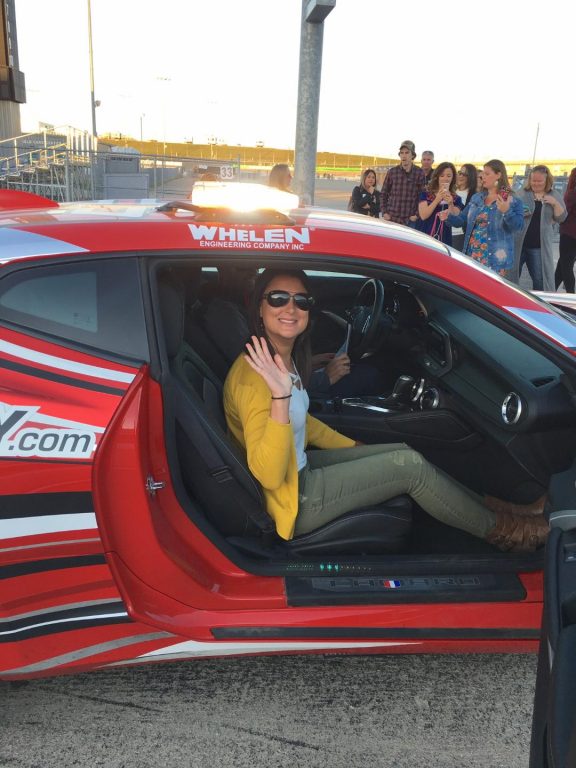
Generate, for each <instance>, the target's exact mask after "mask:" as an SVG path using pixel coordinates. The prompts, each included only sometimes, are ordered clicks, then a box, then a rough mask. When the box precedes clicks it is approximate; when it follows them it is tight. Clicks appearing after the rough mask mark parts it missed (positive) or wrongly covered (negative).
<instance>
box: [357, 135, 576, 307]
mask: <svg viewBox="0 0 576 768" xmlns="http://www.w3.org/2000/svg"><path fill="white" fill-rule="evenodd" d="M398 155H399V157H400V164H399V165H397V166H395V167H393V168H391V169H390V170H389V171H388V172H387V174H386V177H385V179H384V183H383V184H382V189H381V190H378V189H377V177H376V173H375V171H374V170H373V169H371V168H369V169H367V170H365V171H364V172H363V173H362V177H361V179H360V184H358V185H357V186H356V187H354V189H353V190H352V195H351V197H350V201H349V204H348V208H349V210H352V211H355V212H356V213H361V214H364V215H367V216H374V217H376V218H378V217H380V216H381V217H382V218H383V219H385V220H386V221H392V222H395V223H397V224H403V225H405V226H408V227H413V228H414V229H418V230H420V231H422V232H425V233H426V234H428V235H431V236H432V237H434V238H435V239H437V240H440V241H442V242H443V243H446V244H447V245H451V246H452V247H454V248H456V249H457V250H460V251H462V252H463V253H465V254H466V255H467V256H469V257H470V258H472V259H474V260H476V261H478V262H480V263H482V264H484V265H486V266H487V267H489V268H490V269H492V270H493V271H495V272H497V273H498V274H499V275H502V276H503V277H506V278H508V279H509V280H511V281H513V282H516V283H518V282H519V281H520V275H521V274H522V270H523V268H524V265H526V268H527V269H528V272H529V274H530V277H531V279H532V283H533V288H534V290H544V291H554V290H556V289H557V288H558V287H559V286H560V285H561V284H562V283H564V287H565V289H566V291H568V292H570V293H573V292H574V289H575V278H574V263H575V262H576V168H574V169H573V170H572V173H571V174H570V179H569V181H568V187H567V190H566V193H565V195H564V199H563V198H562V196H561V195H560V194H559V193H558V192H557V191H556V190H555V189H554V177H553V176H552V174H551V172H550V169H549V168H548V167H547V166H545V165H537V166H535V167H534V168H532V170H531V171H530V173H529V174H528V177H527V179H526V182H525V184H524V186H523V188H522V189H521V190H520V191H518V192H514V191H513V190H512V188H511V185H510V182H509V180H508V175H507V172H506V167H505V165H504V163H503V162H502V161H501V160H496V159H495V160H489V161H488V162H487V163H486V164H485V165H484V166H483V168H482V170H481V171H477V169H476V167H475V166H474V165H472V164H471V163H465V164H463V165H462V166H461V168H460V169H459V170H458V171H456V168H455V166H454V165H453V163H449V162H442V163H440V164H439V165H438V166H437V167H436V168H434V169H433V168H432V165H433V163H434V154H433V153H432V152H431V151H426V152H423V153H422V157H421V167H419V166H417V165H415V163H414V161H415V159H416V148H415V145H414V142H412V141H409V140H406V141H403V142H402V144H401V145H400V150H399V153H398ZM554 224H559V225H560V259H559V261H558V264H557V266H556V268H555V267H554V255H553V225H554Z"/></svg>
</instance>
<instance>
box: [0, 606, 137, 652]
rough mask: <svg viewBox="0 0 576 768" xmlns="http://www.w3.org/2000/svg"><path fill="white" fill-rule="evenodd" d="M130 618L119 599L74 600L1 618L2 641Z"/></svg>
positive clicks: (128, 619)
mask: <svg viewBox="0 0 576 768" xmlns="http://www.w3.org/2000/svg"><path fill="white" fill-rule="evenodd" d="M131 621H132V619H130V617H129V616H128V612H127V611H126V608H125V606H124V603H123V602H122V600H120V599H118V600H109V601H107V602H100V601H89V602H85V603H74V604H72V605H63V606H57V607H52V608H46V609H45V610H40V611H34V612H31V613H27V614H21V615H18V616H10V617H8V618H4V619H0V643H13V642H17V641H20V640H28V639H30V638H32V637H41V636H43V635H52V634H56V633H60V632H69V631H70V630H76V629H88V628H91V627H101V626H103V625H108V624H125V623H127V622H131Z"/></svg>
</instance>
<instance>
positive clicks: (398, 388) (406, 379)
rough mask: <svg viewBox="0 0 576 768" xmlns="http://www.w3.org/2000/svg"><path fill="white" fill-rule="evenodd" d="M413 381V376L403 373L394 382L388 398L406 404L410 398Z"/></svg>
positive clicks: (414, 380)
mask: <svg viewBox="0 0 576 768" xmlns="http://www.w3.org/2000/svg"><path fill="white" fill-rule="evenodd" d="M415 383H416V379H415V378H414V377H413V376H406V375H405V374H404V375H402V376H399V377H398V378H397V379H396V381H395V382H394V388H393V390H392V394H391V395H389V398H390V400H392V401H397V402H399V403H403V404H405V405H407V404H408V403H409V402H410V400H411V399H412V394H413V392H414V384H415ZM386 399H388V398H386Z"/></svg>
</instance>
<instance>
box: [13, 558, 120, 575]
mask: <svg viewBox="0 0 576 768" xmlns="http://www.w3.org/2000/svg"><path fill="white" fill-rule="evenodd" d="M93 565H106V558H105V557H104V555H78V556H77V557H53V558H50V559H46V560H33V561H31V562H26V563H13V564H12V565H2V566H0V581H2V580H4V579H17V578H18V577H19V576H30V575H31V574H33V573H49V572H50V571H62V570H65V569H68V568H89V567H91V566H93Z"/></svg>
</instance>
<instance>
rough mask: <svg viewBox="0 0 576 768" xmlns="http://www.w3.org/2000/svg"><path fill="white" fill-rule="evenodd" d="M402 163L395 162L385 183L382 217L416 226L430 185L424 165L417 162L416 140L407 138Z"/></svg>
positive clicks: (383, 187) (402, 148)
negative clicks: (419, 208) (423, 191)
mask: <svg viewBox="0 0 576 768" xmlns="http://www.w3.org/2000/svg"><path fill="white" fill-rule="evenodd" d="M398 156H399V157H400V165H396V166H394V168H391V169H390V170H389V171H388V173H387V174H386V178H385V179H384V184H383V185H382V193H381V203H382V218H383V219H385V220H386V221H394V222H396V223H397V224H405V225H406V226H408V227H416V225H417V222H418V201H419V199H420V193H421V192H422V190H423V189H424V187H425V186H426V177H425V176H424V171H423V170H422V168H418V167H417V166H415V165H414V159H415V157H416V147H415V145H414V142H413V141H410V140H409V139H405V140H404V141H403V142H402V143H401V144H400V151H399V152H398Z"/></svg>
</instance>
